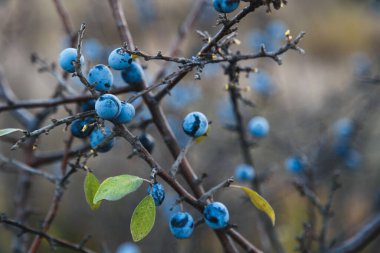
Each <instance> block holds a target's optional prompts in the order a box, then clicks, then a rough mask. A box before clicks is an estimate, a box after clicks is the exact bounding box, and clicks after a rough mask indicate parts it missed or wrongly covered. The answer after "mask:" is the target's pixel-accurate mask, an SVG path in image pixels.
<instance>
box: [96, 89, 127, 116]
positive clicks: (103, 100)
mask: <svg viewBox="0 0 380 253" xmlns="http://www.w3.org/2000/svg"><path fill="white" fill-rule="evenodd" d="M121 108H122V107H121V102H120V100H119V99H118V98H117V97H116V96H114V95H112V94H104V95H101V96H100V97H99V98H98V100H96V103H95V111H96V114H98V116H99V117H100V118H102V119H107V120H113V119H115V118H117V117H118V116H119V114H120V112H121Z"/></svg>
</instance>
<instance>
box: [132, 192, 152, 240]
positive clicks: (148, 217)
mask: <svg viewBox="0 0 380 253" xmlns="http://www.w3.org/2000/svg"><path fill="white" fill-rule="evenodd" d="M155 220H156V205H155V204H154V200H153V197H152V196H151V195H148V196H146V197H145V198H144V199H143V200H142V201H141V202H140V203H139V204H138V206H137V207H136V208H135V210H134V211H133V214H132V218H131V227H130V228H131V233H132V238H133V241H135V242H138V241H140V240H142V239H144V237H145V236H147V235H148V234H149V232H150V231H151V230H152V228H153V226H154V222H155Z"/></svg>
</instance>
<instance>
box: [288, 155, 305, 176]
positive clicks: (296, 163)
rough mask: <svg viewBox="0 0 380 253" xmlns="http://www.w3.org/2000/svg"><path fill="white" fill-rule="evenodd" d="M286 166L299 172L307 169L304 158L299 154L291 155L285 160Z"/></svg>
mask: <svg viewBox="0 0 380 253" xmlns="http://www.w3.org/2000/svg"><path fill="white" fill-rule="evenodd" d="M285 167H286V169H287V170H288V171H290V172H292V173H295V174H298V173H301V172H302V171H303V170H304V169H305V165H304V163H303V161H302V158H301V157H299V156H290V157H288V158H287V159H286V160H285Z"/></svg>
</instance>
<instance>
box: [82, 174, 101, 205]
mask: <svg viewBox="0 0 380 253" xmlns="http://www.w3.org/2000/svg"><path fill="white" fill-rule="evenodd" d="M99 185H100V183H99V181H98V179H97V178H96V177H95V175H94V174H93V173H91V172H88V173H87V175H86V178H85V179H84V194H85V196H86V200H87V203H88V205H89V206H90V207H91V209H92V210H95V209H98V208H99V206H100V203H101V201H99V202H98V203H96V204H94V202H93V201H94V197H95V193H96V192H97V190H98V188H99Z"/></svg>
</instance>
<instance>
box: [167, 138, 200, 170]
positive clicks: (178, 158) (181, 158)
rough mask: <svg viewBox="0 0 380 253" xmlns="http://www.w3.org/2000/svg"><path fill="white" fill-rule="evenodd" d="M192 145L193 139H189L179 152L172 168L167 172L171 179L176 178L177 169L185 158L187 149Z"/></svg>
mask: <svg viewBox="0 0 380 253" xmlns="http://www.w3.org/2000/svg"><path fill="white" fill-rule="evenodd" d="M193 143H194V139H190V140H189V141H188V142H187V144H186V146H185V147H184V148H183V149H182V150H181V152H180V153H179V155H178V157H177V159H176V160H175V161H174V163H173V165H172V167H171V168H170V171H169V174H170V176H172V177H175V176H176V174H177V172H178V169H179V166H180V164H181V163H182V160H183V159H184V158H185V156H186V154H187V152H188V151H189V149H190V147H191V146H192V145H193Z"/></svg>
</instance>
